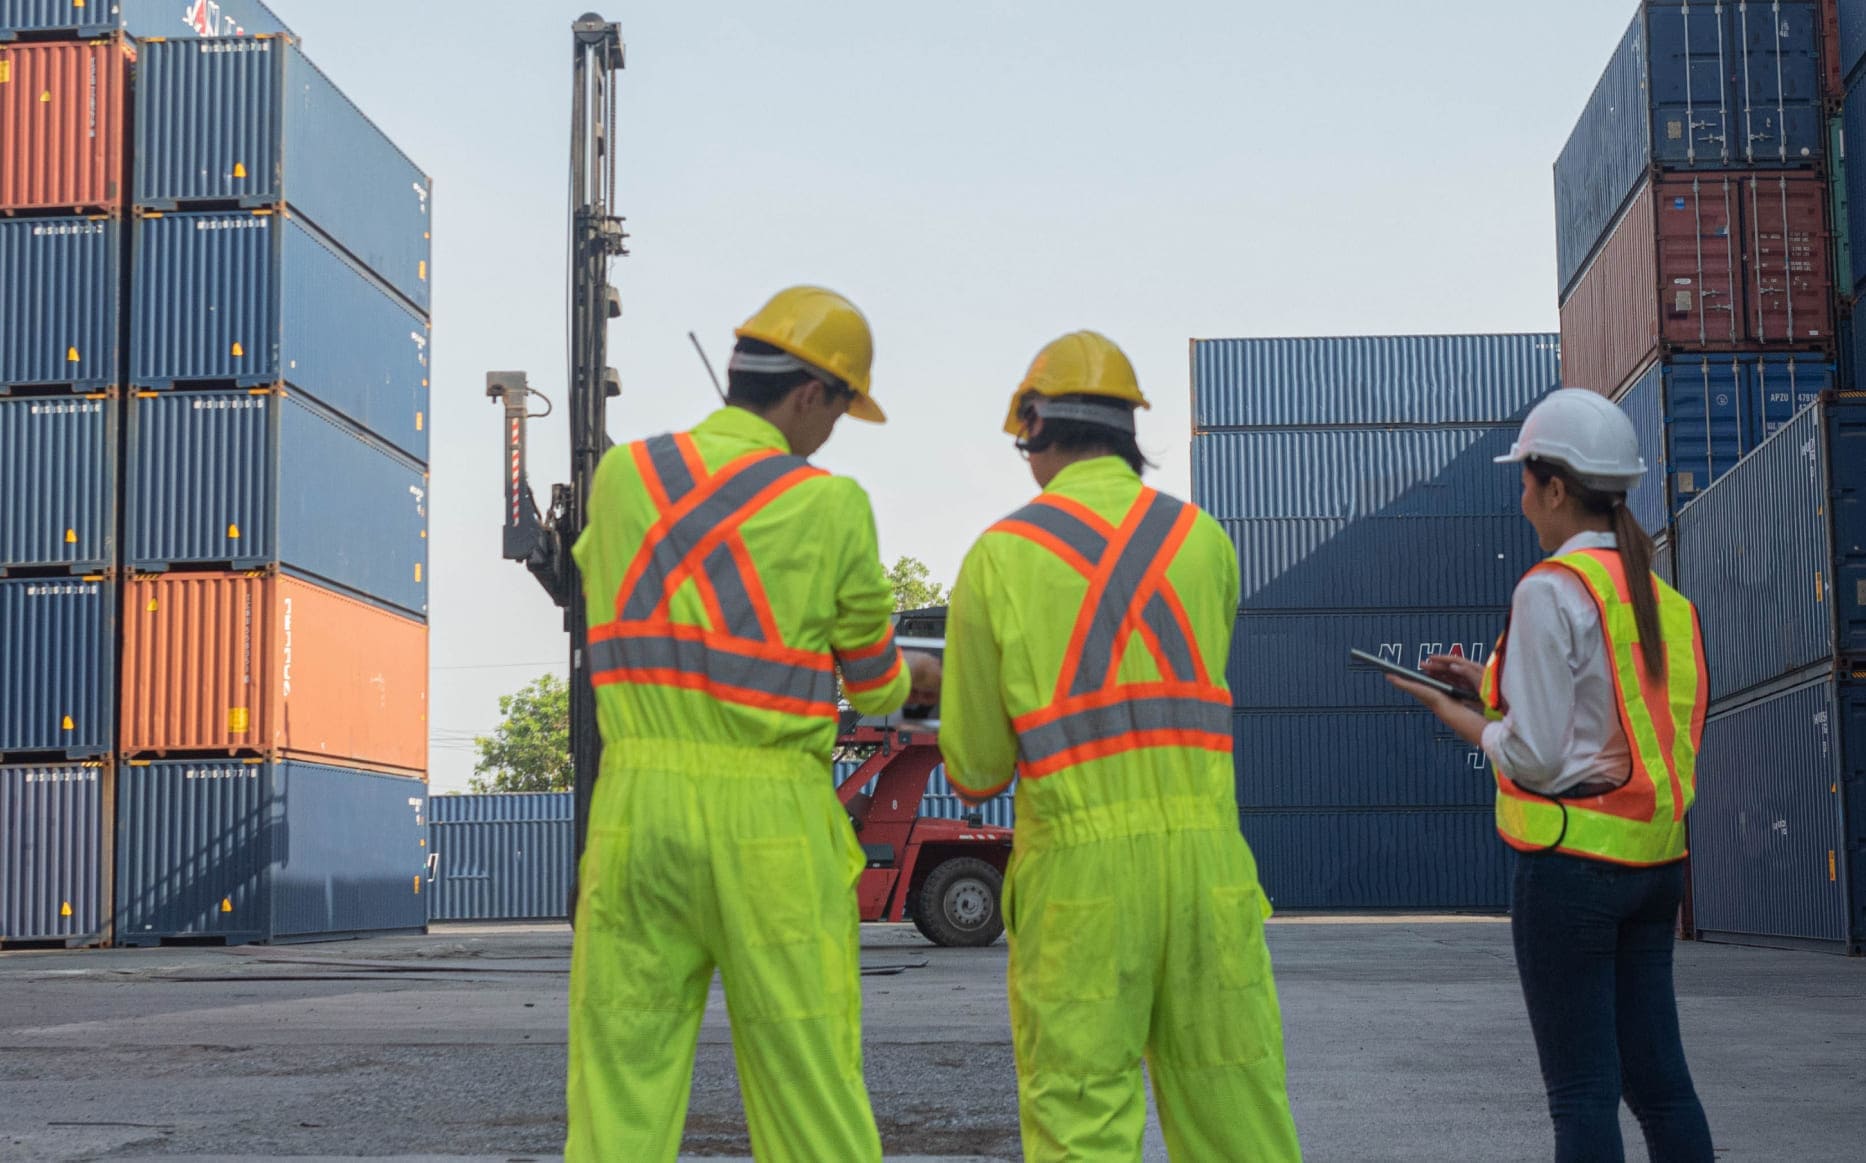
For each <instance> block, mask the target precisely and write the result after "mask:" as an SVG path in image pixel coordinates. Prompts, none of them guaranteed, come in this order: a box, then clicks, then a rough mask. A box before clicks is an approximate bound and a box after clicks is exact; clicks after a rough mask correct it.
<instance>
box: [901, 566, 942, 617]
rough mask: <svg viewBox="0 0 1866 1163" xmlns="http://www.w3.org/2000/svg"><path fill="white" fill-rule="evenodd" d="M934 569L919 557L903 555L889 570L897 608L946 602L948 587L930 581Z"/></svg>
mask: <svg viewBox="0 0 1866 1163" xmlns="http://www.w3.org/2000/svg"><path fill="white" fill-rule="evenodd" d="M932 572H933V571H932V570H930V569H928V568H927V564H926V562H924V561H921V560H920V559H919V558H917V557H903V558H900V559H899V560H897V561H896V562H895V563H894V565H893V566H892V567H891V568H889V570H888V583H889V584H890V585H892V586H893V587H894V608H895V609H896V610H919V609H924V608H925V607H927V606H940V605H944V604H945V603H946V599H947V598H948V596H949V595H948V594H947V592H946V587H945V586H943V585H940V584H938V583H937V582H932V581H928V580H927V579H928V578H929V577H930V576H931V575H932Z"/></svg>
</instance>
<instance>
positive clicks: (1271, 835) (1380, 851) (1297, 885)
mask: <svg viewBox="0 0 1866 1163" xmlns="http://www.w3.org/2000/svg"><path fill="white" fill-rule="evenodd" d="M1240 824H1241V826H1242V828H1243V831H1244V838H1245V839H1246V840H1248V841H1249V842H1250V846H1251V851H1252V852H1253V853H1254V854H1255V855H1256V857H1257V876H1258V879H1259V880H1260V881H1262V883H1263V888H1264V892H1265V893H1266V894H1267V895H1268V896H1269V898H1270V903H1271V904H1272V905H1274V906H1276V907H1277V908H1278V909H1451V910H1462V909H1471V910H1483V911H1495V910H1499V909H1503V908H1506V907H1507V906H1508V904H1509V896H1510V894H1509V877H1510V869H1511V866H1512V864H1511V859H1510V855H1509V852H1510V850H1509V848H1508V847H1506V846H1505V845H1504V843H1503V841H1502V840H1499V839H1498V838H1497V834H1496V825H1495V822H1494V814H1493V809H1491V808H1465V809H1458V808H1451V809H1445V810H1436V811H1435V810H1429V809H1419V810H1414V811H1391V810H1387V811H1370V812H1354V811H1342V812H1330V811H1286V812H1276V811H1272V812H1244V813H1243V814H1242V816H1241V819H1240ZM1318 854H1319V857H1320V858H1318Z"/></svg>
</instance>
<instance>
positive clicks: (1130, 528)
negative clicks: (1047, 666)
mask: <svg viewBox="0 0 1866 1163" xmlns="http://www.w3.org/2000/svg"><path fill="white" fill-rule="evenodd" d="M1152 500H1153V490H1152V489H1142V490H1141V492H1140V497H1139V499H1138V500H1136V501H1135V502H1134V505H1133V507H1132V508H1130V509H1129V510H1128V511H1127V516H1126V517H1125V518H1123V519H1122V521H1121V527H1120V528H1119V529H1117V530H1116V531H1115V532H1114V534H1113V535H1111V536H1110V537H1109V538H1108V548H1107V550H1106V552H1104V553H1103V554H1102V555H1101V560H1100V561H1099V562H1097V563H1096V564H1095V572H1094V573H1093V574H1091V575H1090V576H1089V588H1088V594H1087V596H1085V597H1084V598H1083V599H1082V613H1083V616H1082V617H1078V618H1077V619H1076V624H1075V629H1074V630H1072V631H1071V632H1070V634H1069V651H1068V653H1067V654H1065V655H1064V656H1063V671H1062V674H1061V675H1059V676H1058V677H1057V680H1056V694H1057V697H1058V698H1060V697H1062V695H1063V694H1064V693H1065V692H1067V691H1068V690H1069V688H1070V687H1072V686H1074V685H1075V680H1076V671H1077V669H1078V668H1079V667H1080V666H1081V665H1082V648H1083V646H1085V645H1087V643H1088V636H1089V631H1090V630H1091V629H1092V628H1093V627H1094V625H1095V620H1094V617H1093V613H1094V611H1095V610H1096V609H1097V608H1098V607H1100V605H1101V600H1102V595H1104V594H1105V593H1107V592H1108V582H1109V581H1110V580H1111V579H1112V578H1113V577H1114V571H1115V567H1116V566H1118V565H1120V564H1121V555H1122V554H1123V553H1125V552H1126V551H1127V545H1128V542H1130V541H1132V540H1133V539H1134V534H1135V532H1136V531H1137V530H1139V528H1140V523H1141V522H1142V521H1144V520H1146V518H1147V508H1148V505H1149V503H1150V502H1151V501H1152ZM1130 613H1131V611H1130ZM1115 637H1116V641H1115V644H1114V649H1115V651H1116V653H1117V655H1118V653H1119V651H1120V650H1121V639H1123V638H1125V635H1116V636H1115ZM1110 673H1112V669H1111V671H1110Z"/></svg>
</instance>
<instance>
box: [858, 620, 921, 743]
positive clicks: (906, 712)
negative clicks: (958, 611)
mask: <svg viewBox="0 0 1866 1163" xmlns="http://www.w3.org/2000/svg"><path fill="white" fill-rule="evenodd" d="M894 644H895V645H896V646H899V647H900V648H901V649H902V650H903V651H908V650H918V651H920V652H921V653H923V654H931V655H933V656H934V657H935V658H938V659H940V660H941V661H944V660H945V656H946V640H945V639H944V638H901V637H897V638H895V640H894ZM848 726H858V727H883V728H887V729H889V730H899V731H933V732H937V731H938V730H939V703H937V702H935V703H933V704H931V705H930V706H921V705H918V704H915V703H909V704H907V705H906V706H904V707H902V708H901V709H900V710H898V711H895V712H894V713H893V714H890V715H858V716H854V717H853V722H851V723H849V724H847V725H846V726H845V728H844V729H845V730H846V729H847V727H848Z"/></svg>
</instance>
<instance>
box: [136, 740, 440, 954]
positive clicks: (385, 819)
mask: <svg viewBox="0 0 1866 1163" xmlns="http://www.w3.org/2000/svg"><path fill="white" fill-rule="evenodd" d="M118 782H119V792H118V799H117V848H116V875H117V897H116V941H117V943H118V944H119V945H155V944H160V943H161V942H163V941H165V940H176V939H180V940H187V941H191V942H199V941H202V940H220V941H224V942H225V943H227V944H229V945H235V944H242V943H245V942H249V941H287V940H310V939H315V938H326V937H336V936H353V935H361V934H366V933H379V932H396V931H400V932H419V931H421V930H423V929H425V928H426V926H427V904H426V902H425V901H423V900H422V895H421V889H422V883H423V879H424V878H423V873H424V871H425V868H426V853H427V849H426V847H425V846H424V844H425V841H426V840H427V831H428V828H427V818H426V816H425V814H424V813H425V810H426V803H427V798H428V789H427V785H426V784H424V783H422V782H421V781H419V780H413V779H405V778H402V777H399V776H390V775H377V774H375V773H373V772H365V771H353V770H349V769H346V768H339V767H327V766H324V765H321V764H312V763H294V762H287V763H260V762H243V761H240V760H226V761H219V762H202V763H153V764H147V765H141V764H132V765H130V766H128V767H126V768H124V769H123V770H122V771H121V772H120V773H119V780H118Z"/></svg>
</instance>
